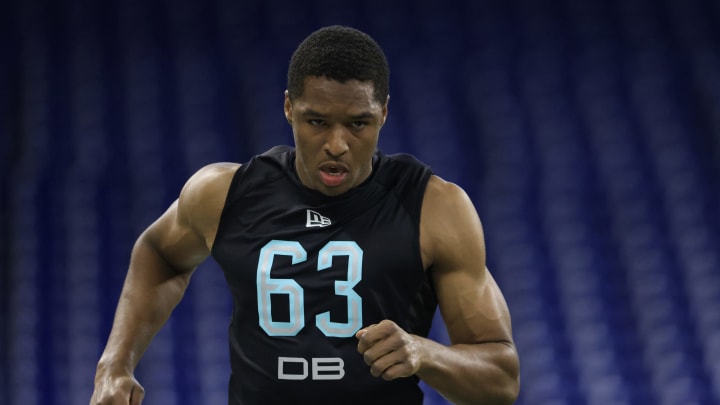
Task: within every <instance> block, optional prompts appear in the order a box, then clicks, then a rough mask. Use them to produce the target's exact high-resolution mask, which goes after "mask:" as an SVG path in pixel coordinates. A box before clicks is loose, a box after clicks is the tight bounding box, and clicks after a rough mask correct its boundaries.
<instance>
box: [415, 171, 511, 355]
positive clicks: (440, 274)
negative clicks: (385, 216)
mask: <svg viewBox="0 0 720 405" xmlns="http://www.w3.org/2000/svg"><path fill="white" fill-rule="evenodd" d="M434 187H435V189H434V190H431V191H430V193H428V194H427V195H426V198H427V200H428V201H427V204H426V206H425V207H424V209H425V208H427V209H428V210H427V212H425V214H427V215H424V216H423V219H426V220H427V223H426V225H427V228H425V229H426V231H427V232H426V234H427V235H431V237H430V241H431V242H430V243H431V246H432V253H431V256H432V258H433V261H432V266H431V271H432V274H433V278H434V282H435V287H436V291H437V295H438V303H439V306H440V312H441V314H442V316H443V320H444V321H445V325H446V327H447V330H448V334H449V336H450V339H451V340H452V341H453V343H477V342H490V341H494V342H498V341H508V342H510V341H512V340H511V330H510V329H511V327H510V315H509V311H508V308H507V304H506V302H505V298H504V297H503V295H502V292H501V291H500V288H499V287H498V285H497V283H496V282H495V280H494V279H493V277H492V275H491V274H490V272H489V271H488V269H487V268H486V267H485V240H484V235H483V230H482V224H481V223H480V218H479V217H478V215H477V211H476V210H475V207H474V205H473V204H472V202H471V201H470V199H469V198H468V196H467V195H466V194H465V192H464V191H463V190H462V189H460V188H459V187H457V186H456V185H454V184H451V183H446V182H442V181H435V183H434Z"/></svg>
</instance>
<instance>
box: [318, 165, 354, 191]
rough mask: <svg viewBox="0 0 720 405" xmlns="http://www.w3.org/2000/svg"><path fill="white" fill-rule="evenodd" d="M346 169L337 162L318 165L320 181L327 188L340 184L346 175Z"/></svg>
mask: <svg viewBox="0 0 720 405" xmlns="http://www.w3.org/2000/svg"><path fill="white" fill-rule="evenodd" d="M348 171H349V170H348V168H347V166H345V165H344V164H341V163H337V162H327V163H323V164H322V165H320V180H321V181H322V182H323V184H325V185H326V186H328V187H336V186H339V185H340V184H342V182H343V181H344V180H345V178H346V177H347V174H348Z"/></svg>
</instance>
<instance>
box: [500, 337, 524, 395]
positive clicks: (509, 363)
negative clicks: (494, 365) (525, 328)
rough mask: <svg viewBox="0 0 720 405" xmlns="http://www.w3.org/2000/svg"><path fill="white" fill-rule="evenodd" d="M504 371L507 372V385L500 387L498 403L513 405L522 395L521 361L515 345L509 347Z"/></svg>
mask: <svg viewBox="0 0 720 405" xmlns="http://www.w3.org/2000/svg"><path fill="white" fill-rule="evenodd" d="M503 369H504V371H505V383H504V384H502V385H501V387H500V388H501V389H500V392H499V393H498V401H497V403H498V404H499V405H512V404H514V403H515V401H516V400H517V398H518V396H519V395H520V361H519V359H518V354H517V351H516V349H515V346H514V345H513V346H511V347H509V350H508V353H507V358H506V362H505V364H504V367H503Z"/></svg>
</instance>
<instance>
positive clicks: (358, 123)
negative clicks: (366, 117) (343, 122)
mask: <svg viewBox="0 0 720 405" xmlns="http://www.w3.org/2000/svg"><path fill="white" fill-rule="evenodd" d="M366 125H367V122H365V121H353V122H352V124H350V126H351V127H353V128H354V129H362V128H365V126H366Z"/></svg>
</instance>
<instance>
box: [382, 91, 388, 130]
mask: <svg viewBox="0 0 720 405" xmlns="http://www.w3.org/2000/svg"><path fill="white" fill-rule="evenodd" d="M388 104H390V95H389V94H388V96H387V100H385V104H384V105H383V107H382V122H381V123H380V126H383V125H385V120H387V115H388Z"/></svg>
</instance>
